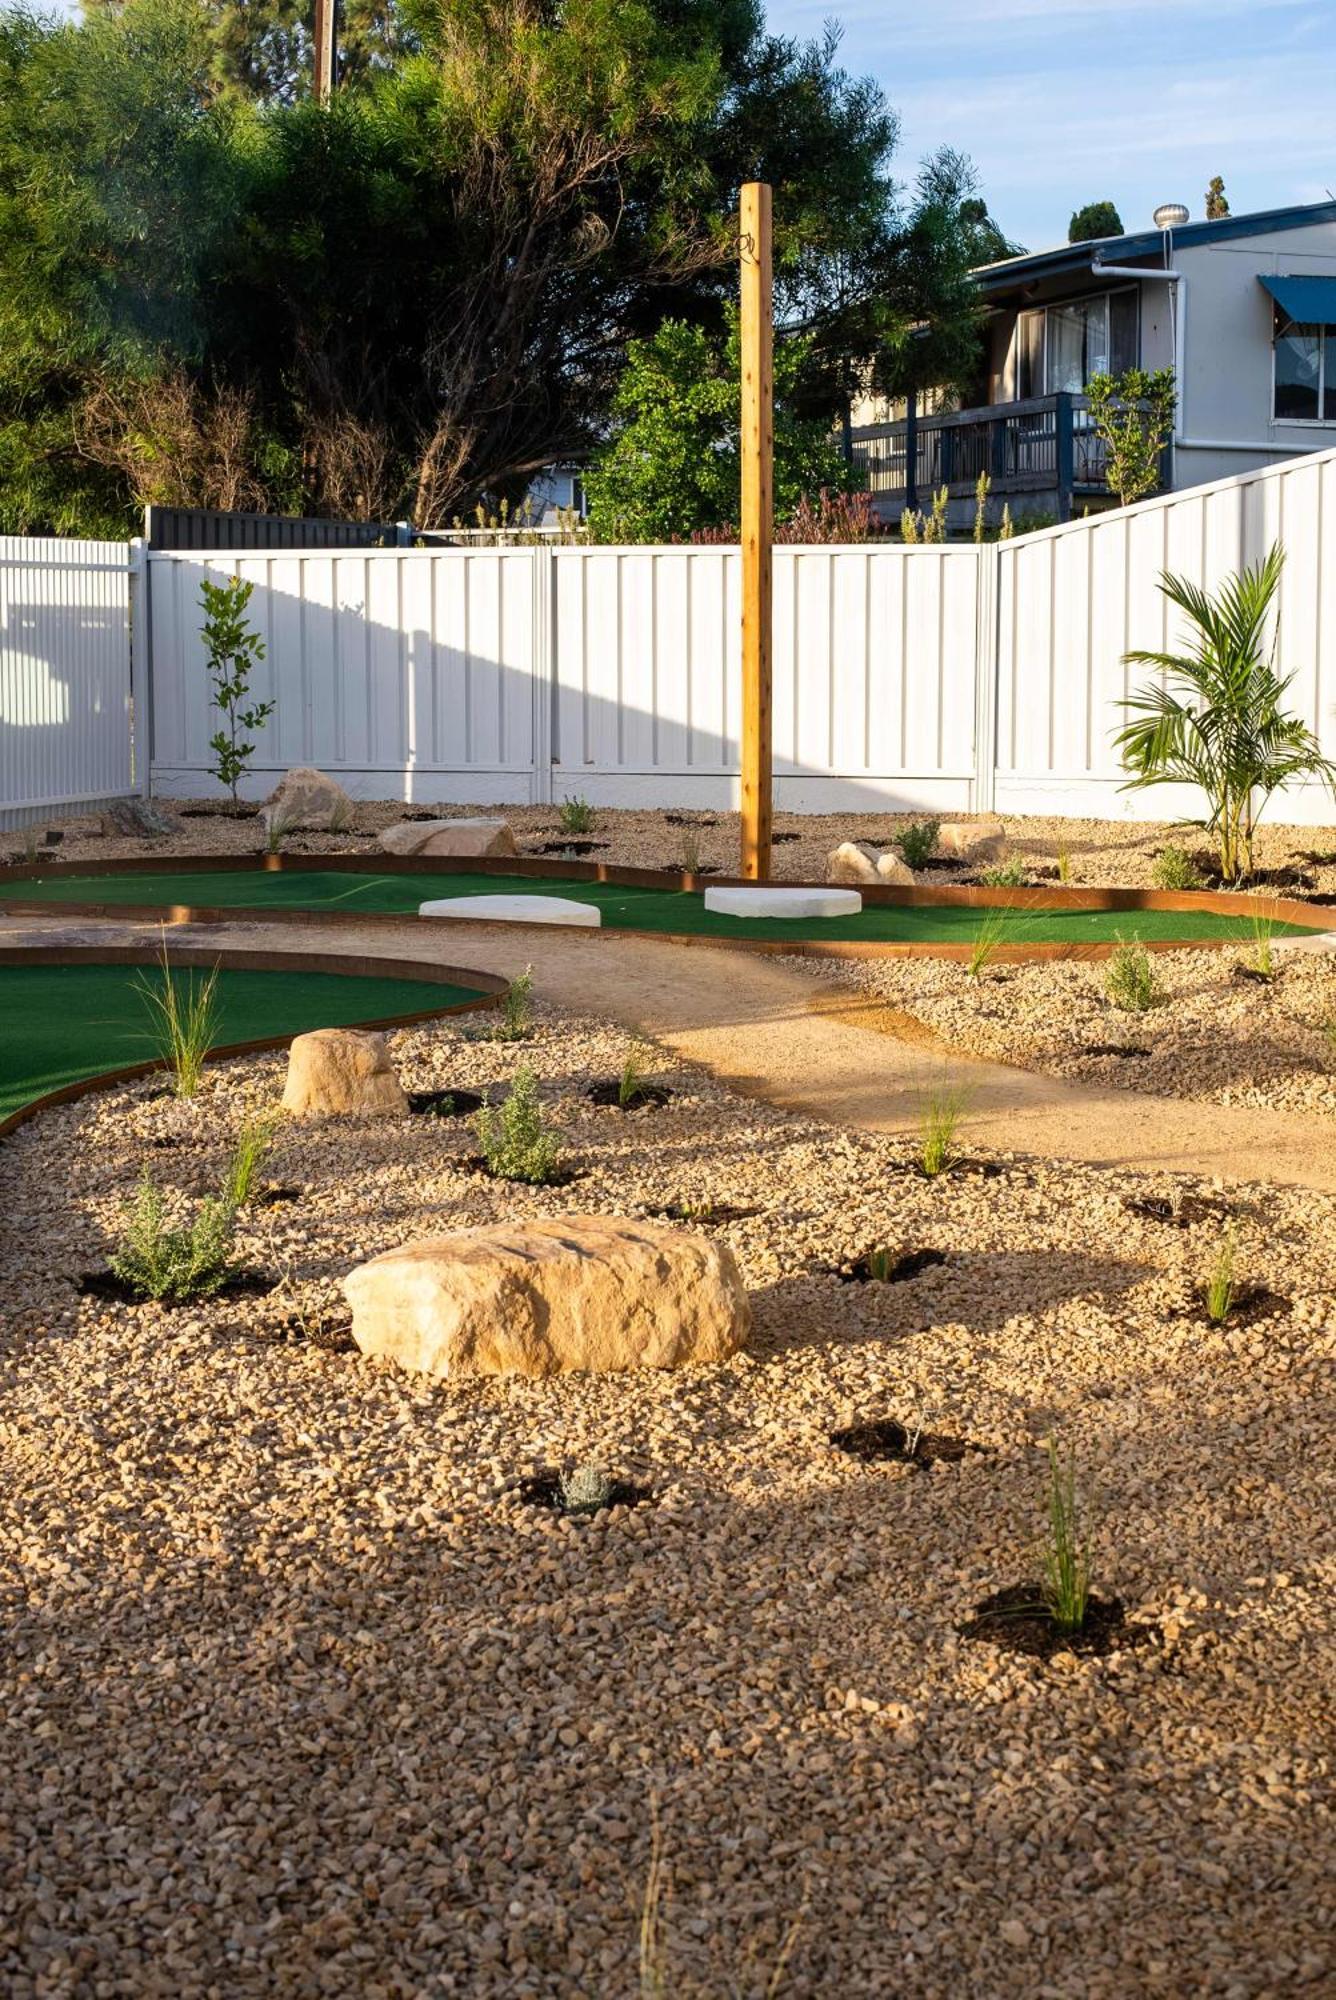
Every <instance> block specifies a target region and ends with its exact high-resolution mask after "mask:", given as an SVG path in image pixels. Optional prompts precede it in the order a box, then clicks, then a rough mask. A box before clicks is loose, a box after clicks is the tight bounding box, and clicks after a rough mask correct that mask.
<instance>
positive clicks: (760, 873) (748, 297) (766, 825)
mask: <svg viewBox="0 0 1336 2000" xmlns="http://www.w3.org/2000/svg"><path fill="white" fill-rule="evenodd" d="M741 207H742V212H741V218H740V221H741V227H740V240H741V266H742V268H741V293H742V315H741V338H742V873H743V875H744V876H746V877H747V878H748V880H750V881H753V882H765V881H768V880H769V877H770V836H771V810H772V804H771V788H772V769H771V703H770V684H771V620H770V597H771V556H770V542H771V531H772V528H773V525H774V523H773V514H774V452H775V434H774V407H773V406H774V324H773V319H772V305H771V251H770V189H769V188H768V187H767V186H766V184H765V182H764V181H747V182H746V183H745V184H744V186H743V189H742V205H741Z"/></svg>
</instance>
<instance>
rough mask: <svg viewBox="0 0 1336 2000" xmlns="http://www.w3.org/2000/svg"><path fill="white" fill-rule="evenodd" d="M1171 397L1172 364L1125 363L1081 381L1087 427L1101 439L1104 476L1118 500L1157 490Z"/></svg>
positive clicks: (1128, 503) (1127, 500)
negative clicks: (1122, 367)
mask: <svg viewBox="0 0 1336 2000" xmlns="http://www.w3.org/2000/svg"><path fill="white" fill-rule="evenodd" d="M1177 401H1178V396H1177V392H1176V390H1175V387H1174V371H1173V369H1172V368H1154V369H1145V368H1129V369H1128V370H1127V371H1126V373H1125V374H1122V375H1094V376H1092V377H1091V379H1090V381H1089V382H1088V383H1087V385H1086V402H1087V405H1088V407H1089V411H1090V422H1091V428H1092V429H1093V430H1094V432H1095V435H1096V436H1097V437H1099V438H1102V439H1103V441H1104V453H1105V465H1106V468H1107V473H1106V476H1107V478H1108V482H1109V486H1110V489H1111V490H1112V491H1113V492H1114V493H1116V494H1117V495H1118V500H1119V503H1120V505H1122V506H1124V507H1130V506H1131V505H1132V503H1133V502H1134V501H1136V500H1144V499H1145V498H1146V496H1147V495H1148V494H1150V493H1155V492H1158V490H1159V485H1160V462H1161V459H1162V458H1163V455H1164V448H1165V445H1166V444H1167V443H1168V441H1169V437H1170V434H1171V432H1172V431H1173V427H1174V409H1175V406H1176V404H1177Z"/></svg>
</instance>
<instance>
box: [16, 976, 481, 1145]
mask: <svg viewBox="0 0 1336 2000" xmlns="http://www.w3.org/2000/svg"><path fill="white" fill-rule="evenodd" d="M162 958H163V954H162V951H161V949H160V948H158V947H156V946H151V945H133V944H127V945H96V944H94V945H88V946H86V947H82V948H81V947H80V946H77V945H5V946H0V965H161V964H162ZM167 962H168V964H169V965H181V966H187V967H189V966H200V967H206V968H212V967H213V966H215V965H220V964H221V965H222V966H223V968H224V970H231V971H236V972H336V973H342V974H344V975H346V976H347V977H348V978H352V979H360V978H382V979H415V980H418V981H420V982H421V983H422V984H423V985H425V986H453V985H460V986H464V985H467V986H472V987H475V988H478V989H481V993H482V998H481V999H478V1000H457V1001H454V1002H452V1003H450V1004H448V1005H446V1006H444V1007H419V1008H416V1009H415V1010H414V1011H413V1012H411V1013H408V1014H385V1015H381V1016H378V1017H377V1018H376V1019H374V1020H366V1021H345V1022H343V1023H342V1024H341V1025H342V1026H343V1027H346V1028H407V1027H412V1025H413V1024H414V1022H417V1021H435V1020H439V1019H440V1018H441V1017H442V1016H444V1015H446V1014H450V1015H454V1014H477V1013H480V1012H483V1011H485V1010H487V1009H490V1008H493V1007H495V1006H496V1005H497V1003H498V1001H499V1000H500V998H501V996H502V994H503V993H504V992H505V991H506V987H507V984H508V982H507V981H506V980H504V979H500V978H498V977H497V975H496V974H495V973H493V972H475V971H473V969H472V968H471V967H465V966H459V965H434V964H432V963H431V962H430V961H424V960H420V959H415V958H370V959H368V958H356V959H354V958H351V957H349V956H347V955H343V954H340V953H338V952H306V951H235V950H231V949H230V948H229V947H228V946H226V945H222V946H220V947H219V948H218V949H217V950H210V949H208V948H207V947H205V946H196V945H183V946H181V947H179V948H177V947H175V946H174V947H173V948H172V950H171V951H170V952H169V953H168V954H167ZM297 1032H298V1033H299V1034H300V1033H305V1032H306V1030H303V1029H298V1031H297ZM292 1040H293V1036H292V1035H262V1036H260V1037H259V1039H258V1040H255V1041H250V1042H227V1043H225V1044H222V1045H220V1046H219V1047H218V1048H213V1049H209V1050H208V1051H207V1053H206V1055H205V1058H204V1060H205V1061H206V1062H225V1061H227V1060H228V1059H229V1058H230V1057H232V1056H250V1055H259V1054H262V1053H263V1052H264V1051H265V1050H267V1049H281V1048H285V1047H286V1046H287V1045H288V1043H290V1042H291V1041H292ZM170 1067H171V1064H170V1063H169V1062H168V1061H167V1059H166V1058H165V1057H163V1056H153V1057H150V1058H149V1059H148V1060H147V1061H146V1062H138V1063H126V1064H123V1065H121V1066H120V1067H119V1068H117V1069H106V1070H99V1071H98V1072H97V1074H96V1075H95V1076H86V1077H80V1078H79V1080H78V1081H77V1082H76V1083H67V1084H62V1086H61V1087H60V1089H59V1090H48V1091H46V1092H45V1093H44V1094H43V1095H42V1096H41V1097H35V1098H33V1099H32V1101H31V1102H30V1103H28V1104H21V1105H20V1106H19V1108H18V1110H17V1111H11V1112H10V1114H9V1116H8V1117H7V1118H3V1119H0V1139H3V1138H5V1137H6V1136H7V1135H8V1134H9V1133H10V1132H13V1131H14V1130H15V1129H16V1128H17V1127H18V1126H20V1125H25V1124H26V1123H27V1121H28V1120H29V1119H30V1118H34V1117H36V1115H37V1113H38V1112H39V1111H45V1110H47V1109H48V1108H49V1107H50V1106H51V1105H53V1104H72V1103H74V1102H75V1101H76V1100H77V1099H79V1098H81V1097H89V1096H91V1095H92V1093H93V1092H94V1091H95V1090H111V1089H114V1088H115V1086H116V1085H117V1084H119V1083H132V1082H133V1081H134V1079H135V1078H136V1077H140V1076H152V1075H153V1073H154V1071H155V1070H165V1069H170Z"/></svg>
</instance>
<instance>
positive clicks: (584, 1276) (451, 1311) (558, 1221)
mask: <svg viewBox="0 0 1336 2000" xmlns="http://www.w3.org/2000/svg"><path fill="white" fill-rule="evenodd" d="M343 1289H344V1291H345V1293H346V1294H347V1297H348V1301H349V1303H350V1304H351V1306H352V1309H353V1338H354V1340H355V1341H356V1342H357V1345H358V1346H359V1347H360V1348H361V1350H362V1352H363V1353H364V1354H378V1355H382V1356H384V1357H385V1358H386V1359H388V1360H391V1361H397V1362H398V1363H399V1364H400V1366H401V1367H404V1368H410V1369H414V1370H416V1371H417V1372H418V1373H420V1374H424V1375H438V1376H446V1377H460V1376H469V1375H510V1374H519V1375H563V1374H567V1373H569V1372H570V1371H572V1370H574V1369H590V1370H594V1371H596V1372H603V1371H606V1370H615V1369H622V1368H680V1367H683V1366H684V1365H686V1364H687V1363H689V1362H693V1361H722V1360H725V1359H726V1358H727V1356H728V1355H730V1354H735V1353H736V1352H737V1350H738V1349H739V1348H740V1347H742V1346H744V1345H745V1344H746V1340H747V1336H748V1334H749V1332H750V1330H751V1310H750V1307H749V1306H748V1303H747V1294H746V1291H745V1290H744V1288H743V1284H742V1278H741V1276H740V1274H739V1272H738V1267H737V1265H736V1263H735V1262H734V1259H733V1253H732V1251H731V1250H729V1248H728V1247H727V1245H726V1244H723V1243H717V1242H715V1241H713V1240H712V1239H711V1238H710V1237H708V1236H704V1235H700V1234H697V1233H695V1232H693V1231H690V1230H684V1229H670V1228H666V1227H665V1226H664V1225H663V1224H662V1223H655V1222H634V1221H629V1220H626V1219H624V1218H622V1217H616V1216H602V1215H572V1216H562V1217H560V1218H555V1219H552V1220H548V1221H519V1222H513V1223H498V1224H495V1225H493V1226H492V1227H490V1228H484V1229H463V1230H459V1231H458V1232H457V1233H455V1234H454V1235H449V1236H433V1237H428V1238H427V1239H425V1240H424V1241H422V1242H418V1243H407V1244H404V1245H403V1247H402V1248H400V1249H398V1250H387V1251H386V1252H385V1253H384V1255H383V1256H380V1257H373V1258H372V1260H371V1262H370V1263H369V1264H362V1265H360V1266H359V1267H358V1268H357V1269H356V1270H355V1271H353V1272H351V1273H350V1274H349V1276H348V1277H347V1278H346V1279H345V1281H344V1287H343Z"/></svg>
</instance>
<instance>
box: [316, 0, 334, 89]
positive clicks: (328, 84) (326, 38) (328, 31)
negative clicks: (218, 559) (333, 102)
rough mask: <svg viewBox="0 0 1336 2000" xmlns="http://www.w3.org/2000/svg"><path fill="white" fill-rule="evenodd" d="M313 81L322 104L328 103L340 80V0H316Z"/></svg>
mask: <svg viewBox="0 0 1336 2000" xmlns="http://www.w3.org/2000/svg"><path fill="white" fill-rule="evenodd" d="M311 61H312V65H313V67H314V71H315V74H314V76H313V78H312V83H313V85H314V88H315V95H316V97H317V98H318V99H319V101H320V103H321V104H328V103H329V100H330V98H331V97H332V96H333V95H334V86H335V84H336V83H337V82H338V80H339V78H338V0H315V34H314V37H313V40H312V49H311Z"/></svg>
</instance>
